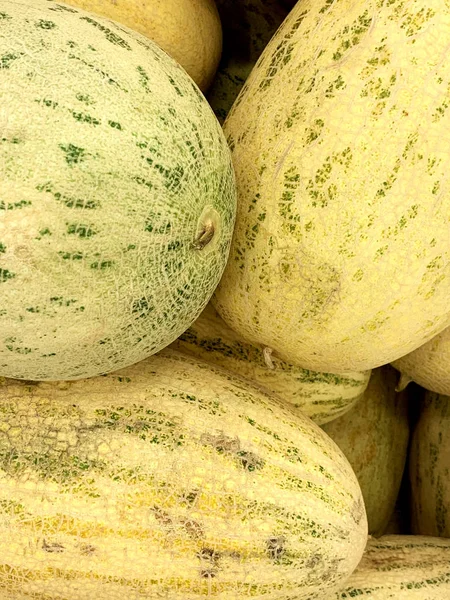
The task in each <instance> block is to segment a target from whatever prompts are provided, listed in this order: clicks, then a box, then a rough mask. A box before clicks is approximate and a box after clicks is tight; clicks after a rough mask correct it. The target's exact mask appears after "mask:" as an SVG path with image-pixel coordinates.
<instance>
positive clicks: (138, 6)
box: [67, 0, 222, 92]
mask: <svg viewBox="0 0 450 600" xmlns="http://www.w3.org/2000/svg"><path fill="white" fill-rule="evenodd" d="M67 4H70V5H72V6H77V7H79V8H83V9H85V10H88V11H90V12H93V13H95V14H98V15H102V16H103V17H107V18H108V19H113V20H114V21H118V22H119V23H123V24H124V25H127V26H128V27H130V28H131V29H134V30H135V31H138V32H139V33H142V34H143V35H145V36H147V37H148V38H150V39H151V40H153V41H155V42H156V43H157V44H158V46H160V47H161V48H162V49H163V50H165V51H166V52H167V53H168V54H170V56H172V57H173V58H174V59H175V60H176V61H177V62H178V63H179V64H180V65H181V66H182V67H183V68H184V69H185V70H186V71H187V73H188V74H189V75H190V76H191V77H192V79H193V80H194V81H195V83H196V84H197V85H198V86H199V88H200V89H201V90H202V91H203V92H205V91H206V90H207V89H208V88H209V86H210V84H211V82H212V80H213V78H214V75H215V73H216V70H217V67H218V64H219V61H220V56H221V53H222V26H221V22H220V17H219V13H218V11H217V7H216V4H215V2H214V0H68V2H67Z"/></svg>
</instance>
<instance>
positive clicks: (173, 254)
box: [0, 0, 236, 380]
mask: <svg viewBox="0 0 450 600" xmlns="http://www.w3.org/2000/svg"><path fill="white" fill-rule="evenodd" d="M0 15H1V17H0V61H1V63H0V64H1V66H2V70H1V78H0V178H1V199H0V288H1V301H0V332H1V334H0V374H1V375H4V376H8V377H14V378H18V379H33V380H40V379H48V380H55V379H76V378H81V377H89V376H93V375H98V374H99V373H105V372H109V371H112V370H115V369H119V368H122V367H124V366H126V365H128V364H133V363H135V362H137V361H139V360H142V359H143V358H145V357H146V356H149V355H150V354H152V353H154V352H157V351H158V350H160V349H161V348H163V347H164V346H166V345H168V344H169V343H170V342H172V341H173V340H174V339H176V338H177V337H178V336H179V335H180V334H181V333H182V332H183V331H184V330H185V329H186V328H187V327H189V325H190V324H191V323H192V321H194V320H195V318H196V317H197V315H198V314H199V313H200V312H201V311H202V309H203V308H204V306H205V305H206V303H207V302H208V300H209V298H210V296H211V294H212V293H213V291H214V289H215V287H216V285H217V283H218V281H219V279H220V277H221V275H222V272H223V269H224V267H225V263H226V260H227V257H228V252H229V247H230V242H231V236H232V232H233V226H234V219H235V212H236V188H235V181H234V172H233V167H232V164H231V157H230V151H229V149H228V147H227V144H226V141H225V138H224V136H223V133H222V131H221V128H220V125H219V123H218V121H217V119H216V118H215V116H214V113H213V112H212V110H211V108H210V106H209V105H208V103H207V101H206V100H205V98H204V96H203V95H202V94H201V93H200V91H199V89H198V88H197V86H196V85H195V83H194V82H193V81H192V80H191V78H190V77H189V76H188V75H187V74H186V73H185V71H184V70H183V69H182V68H181V67H180V66H179V65H178V64H177V63H176V62H175V61H174V60H173V59H171V58H170V57H169V56H168V55H167V54H166V53H165V52H163V51H162V50H160V49H159V48H158V46H157V45H156V44H155V43H153V42H152V41H151V40H149V39H147V38H145V37H144V36H142V35H140V34H139V33H136V32H133V31H131V30H130V29H128V28H126V27H124V26H121V25H118V24H117V23H114V22H113V21H109V20H107V19H103V18H101V17H97V16H94V15H92V14H90V13H87V12H85V11H83V10H80V9H75V8H73V7H69V6H67V5H63V4H59V3H56V2H53V1H46V2H44V1H42V0H24V1H23V2H12V1H10V0H0ZM208 219H209V221H211V220H212V221H213V222H214V225H215V230H214V236H213V238H212V240H211V241H210V243H209V244H207V245H206V246H204V247H203V248H201V247H198V246H196V244H195V241H196V238H197V236H198V235H199V234H200V233H201V229H202V226H203V225H204V221H205V220H206V221H208Z"/></svg>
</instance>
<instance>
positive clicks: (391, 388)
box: [322, 365, 409, 536]
mask: <svg viewBox="0 0 450 600" xmlns="http://www.w3.org/2000/svg"><path fill="white" fill-rule="evenodd" d="M396 383H397V373H396V371H395V369H393V368H392V367H391V366H390V365H385V366H384V367H379V368H377V369H374V370H373V371H372V375H371V377H370V381H369V385H368V387H367V389H366V391H365V392H364V394H363V395H362V398H361V399H360V400H358V401H357V402H356V404H355V405H354V406H353V407H352V408H351V409H350V410H349V411H348V412H347V413H345V415H343V416H342V417H339V418H338V419H335V420H334V421H331V422H330V423H326V424H325V425H323V426H322V429H323V430H324V431H325V433H327V434H328V435H329V436H330V437H331V439H332V440H334V441H335V442H336V444H337V445H338V446H339V448H340V449H341V450H342V451H343V453H344V454H345V456H346V457H347V459H348V461H349V462H350V464H351V465H352V468H353V470H354V471H355V474H356V477H357V478H358V481H359V484H360V486H361V490H362V494H363V498H364V505H365V507H366V512H367V521H368V523H369V533H370V534H372V535H375V536H380V535H382V533H383V532H384V530H385V528H386V526H387V524H388V522H389V519H390V517H391V515H392V513H393V511H394V507H395V501H396V499H397V496H398V493H399V490H400V485H401V482H402V476H403V472H404V469H405V465H406V457H407V451H408V441H409V421H408V398H407V392H406V391H404V392H401V393H396V392H395V386H396Z"/></svg>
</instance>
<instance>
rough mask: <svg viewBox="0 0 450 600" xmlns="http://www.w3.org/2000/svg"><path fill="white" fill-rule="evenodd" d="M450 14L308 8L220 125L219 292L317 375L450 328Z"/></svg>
mask: <svg viewBox="0 0 450 600" xmlns="http://www.w3.org/2000/svg"><path fill="white" fill-rule="evenodd" d="M449 43H450V6H449V5H448V3H447V2H446V1H445V0H417V1H414V2H405V1H403V0H392V1H383V0H380V1H375V0H360V1H354V0H339V1H334V2H331V1H326V0H325V1H321V2H317V1H316V0H304V1H302V2H298V3H297V4H296V5H295V7H294V8H293V9H292V11H291V12H290V13H289V15H288V16H287V18H286V19H285V20H284V22H283V24H282V25H281V27H280V28H279V29H278V31H277V33H276V34H275V35H274V37H273V38H272V39H271V41H270V42H269V44H268V45H267V46H266V49H265V50H264V52H263V54H262V55H261V57H260V59H259V61H258V64H257V65H256V66H255V68H254V69H253V70H252V72H251V74H250V76H249V78H248V79H247V81H246V83H245V84H244V86H243V87H242V89H241V91H240V94H239V96H238V97H237V99H236V100H235V102H234V104H233V107H232V109H231V111H230V113H229V114H228V117H227V119H226V121H225V123H224V132H225V134H226V136H227V139H228V143H229V145H230V147H231V149H232V155H233V163H234V166H235V170H236V179H237V185H238V214H237V220H236V223H237V224H236V229H235V233H234V237H233V244H232V250H231V254H230V260H229V262H228V264H227V267H226V269H225V272H224V276H223V278H222V279H221V282H220V285H219V287H218V288H217V290H216V292H215V294H214V296H213V304H214V306H215V308H216V309H217V311H218V312H219V314H220V315H221V316H222V318H223V319H224V320H225V321H226V322H227V323H228V324H229V325H230V326H231V327H232V328H233V329H234V330H235V331H236V332H238V333H240V334H241V335H242V336H244V337H246V338H247V339H249V340H251V341H253V342H256V343H260V344H263V345H264V346H268V347H269V348H272V349H273V350H274V351H276V352H277V353H278V354H279V356H281V357H282V358H283V359H285V360H287V361H290V362H292V363H294V364H298V365H300V366H302V367H304V368H308V369H314V370H316V371H328V372H340V371H346V370H366V369H371V368H375V367H378V366H381V365H383V364H386V363H388V362H391V361H393V360H395V359H397V358H399V357H400V356H403V355H404V354H407V353H408V352H410V351H412V350H414V349H415V348H417V347H418V346H420V345H421V344H424V343H425V342H427V341H428V340H429V339H431V338H432V337H433V336H435V335H437V334H438V333H439V332H440V331H442V330H443V329H444V328H445V327H447V326H449V325H450V310H449V302H448V298H449V295H450V188H449V173H450V153H449V152H448V144H447V143H446V140H447V132H448V131H449V128H450V112H449V110H448V108H447V107H448V106H449V89H450V54H449V52H448V47H449Z"/></svg>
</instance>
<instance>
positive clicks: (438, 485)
mask: <svg viewBox="0 0 450 600" xmlns="http://www.w3.org/2000/svg"><path fill="white" fill-rule="evenodd" d="M408 467H409V482H410V505H411V530H412V532H413V533H415V534H422V535H433V536H439V537H445V538H450V397H448V396H443V395H440V394H435V393H433V392H429V391H427V392H425V394H424V396H423V398H422V403H421V407H420V416H419V420H418V422H417V424H416V427H415V429H414V433H413V436H412V440H411V447H410V450H409V465H408Z"/></svg>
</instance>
